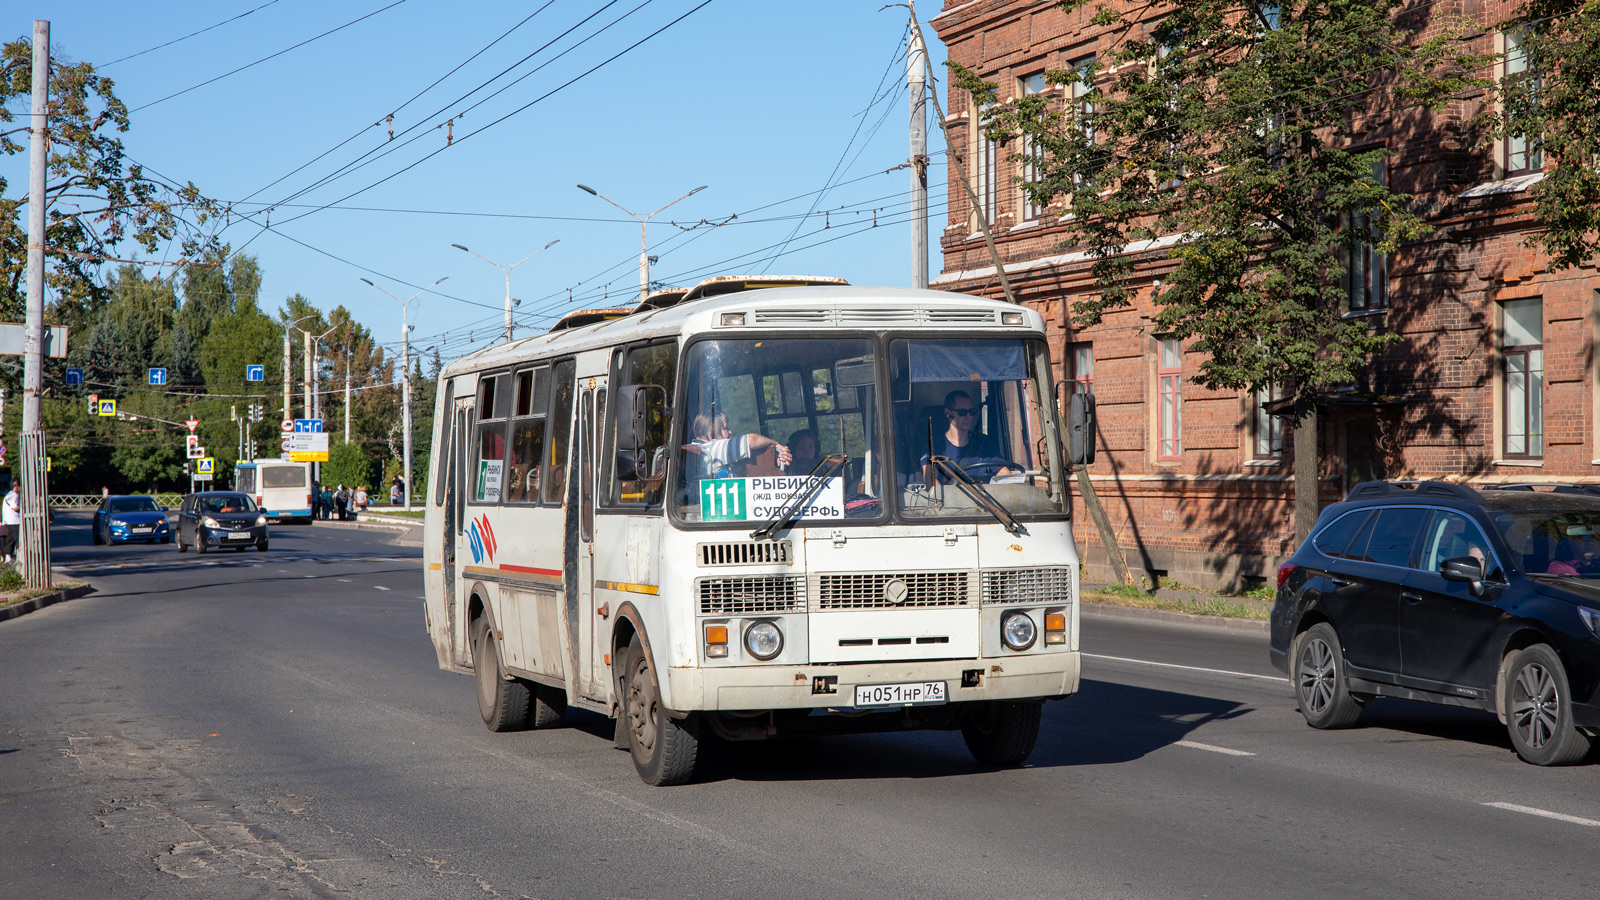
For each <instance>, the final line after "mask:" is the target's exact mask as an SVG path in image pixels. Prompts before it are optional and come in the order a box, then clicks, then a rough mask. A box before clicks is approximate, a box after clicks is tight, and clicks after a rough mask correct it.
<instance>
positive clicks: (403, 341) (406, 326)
mask: <svg viewBox="0 0 1600 900" xmlns="http://www.w3.org/2000/svg"><path fill="white" fill-rule="evenodd" d="M468 252H471V251H468ZM449 277H450V276H448V275H446V276H445V277H444V278H441V279H439V280H438V281H435V282H434V283H433V284H430V285H428V286H427V287H425V288H423V289H422V290H420V291H417V292H416V293H415V294H412V295H411V296H409V297H407V298H405V299H404V300H402V299H400V298H399V297H396V296H395V295H393V294H390V293H389V292H388V291H384V290H383V288H381V287H378V286H377V285H375V284H372V282H370V281H367V279H365V278H363V279H361V280H362V281H366V282H367V284H369V285H372V287H375V288H378V290H380V291H383V293H384V294H385V295H387V296H388V297H389V299H390V300H393V301H395V302H396V303H399V304H400V362H401V365H402V367H403V368H402V369H401V372H400V394H401V403H402V405H403V406H404V409H403V410H402V412H401V425H400V427H401V428H404V429H405V441H404V443H403V446H404V453H405V459H404V461H403V462H402V463H401V465H403V466H404V467H405V474H404V475H402V476H401V479H402V481H403V483H404V486H405V490H404V493H405V497H406V512H410V511H411V324H410V322H409V321H408V319H407V312H408V309H409V307H410V305H411V301H413V300H415V299H417V298H418V297H421V296H422V295H423V294H426V293H427V292H429V291H431V290H433V289H434V288H436V287H438V286H439V285H441V284H443V283H444V282H445V281H446V280H447V279H448V278H449ZM347 408H348V407H347Z"/></svg>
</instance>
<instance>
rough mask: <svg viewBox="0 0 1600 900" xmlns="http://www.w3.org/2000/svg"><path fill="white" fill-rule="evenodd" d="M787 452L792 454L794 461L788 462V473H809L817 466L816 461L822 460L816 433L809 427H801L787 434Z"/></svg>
mask: <svg viewBox="0 0 1600 900" xmlns="http://www.w3.org/2000/svg"><path fill="white" fill-rule="evenodd" d="M789 453H790V454H791V455H793V456H794V461H793V462H791V463H790V464H789V474H791V475H808V474H810V472H811V470H812V469H815V468H816V467H817V463H819V462H821V461H822V451H821V450H820V449H819V448H818V444H817V433H816V432H815V431H812V430H811V429H809V428H802V429H800V430H799V431H796V432H795V433H794V434H791V435H789Z"/></svg>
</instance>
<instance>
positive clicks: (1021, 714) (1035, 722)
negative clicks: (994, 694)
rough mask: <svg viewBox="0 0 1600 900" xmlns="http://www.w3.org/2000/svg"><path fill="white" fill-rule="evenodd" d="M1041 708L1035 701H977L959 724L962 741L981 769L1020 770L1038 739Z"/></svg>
mask: <svg viewBox="0 0 1600 900" xmlns="http://www.w3.org/2000/svg"><path fill="white" fill-rule="evenodd" d="M1043 715H1044V704H1043V703H1040V702H1038V701H1022V702H1011V701H1006V700H989V701H980V702H978V703H975V704H973V708H972V709H970V710H968V711H967V715H966V717H965V718H964V719H963V720H962V722H961V737H962V739H963V740H965V741H966V742H967V750H969V751H970V752H971V753H972V758H973V759H975V760H977V761H978V763H979V764H980V765H984V766H992V767H995V768H1007V767H1010V766H1020V765H1022V763H1023V761H1024V760H1026V759H1027V758H1028V756H1029V755H1030V754H1032V753H1033V745H1034V743H1035V742H1036V741H1038V739H1039V720H1040V718H1041V717H1042V716H1043Z"/></svg>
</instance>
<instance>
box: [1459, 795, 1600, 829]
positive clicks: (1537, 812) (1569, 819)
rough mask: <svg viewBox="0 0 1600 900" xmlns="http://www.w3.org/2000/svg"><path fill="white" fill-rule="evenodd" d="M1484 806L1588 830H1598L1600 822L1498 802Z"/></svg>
mask: <svg viewBox="0 0 1600 900" xmlns="http://www.w3.org/2000/svg"><path fill="white" fill-rule="evenodd" d="M1484 806H1492V807H1494V808H1495V809H1504V810H1508V811H1510V812H1519V813H1527V814H1528V815H1530V816H1543V817H1544V818H1546V819H1555V820H1556V821H1558V822H1568V823H1571V824H1573V825H1587V826H1589V827H1590V828H1600V821H1596V820H1594V819H1585V818H1583V817H1582V816H1569V815H1567V814H1566V813H1558V812H1551V811H1550V810H1548V809H1539V808H1538V807H1535V806H1522V805H1520V804H1517V803H1503V802H1499V801H1496V802H1494V803H1485V804H1484Z"/></svg>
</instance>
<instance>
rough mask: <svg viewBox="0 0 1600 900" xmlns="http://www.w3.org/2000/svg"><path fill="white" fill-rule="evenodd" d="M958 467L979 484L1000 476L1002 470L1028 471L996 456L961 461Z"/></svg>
mask: <svg viewBox="0 0 1600 900" xmlns="http://www.w3.org/2000/svg"><path fill="white" fill-rule="evenodd" d="M957 465H959V466H961V471H963V472H966V473H967V475H969V476H970V477H971V478H972V480H973V481H977V482H987V481H988V480H989V479H991V478H993V477H994V476H995V475H997V474H999V473H1000V470H1001V469H1010V470H1011V471H1012V472H1024V471H1026V469H1024V468H1023V467H1022V466H1021V465H1019V464H1017V463H1015V462H1012V461H1011V460H1009V459H1001V458H999V457H996V456H985V457H981V458H978V459H971V460H962V461H959V462H958V463H957Z"/></svg>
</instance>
